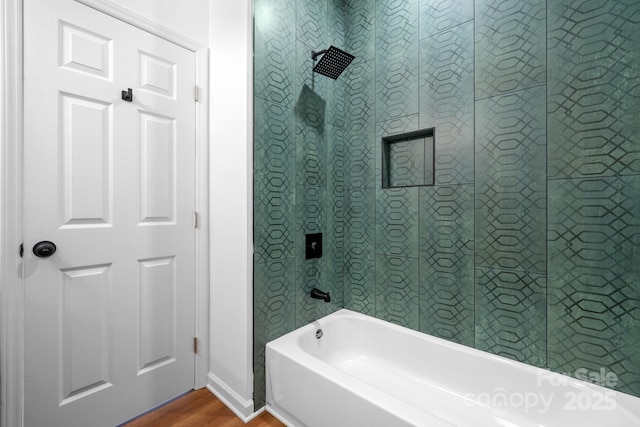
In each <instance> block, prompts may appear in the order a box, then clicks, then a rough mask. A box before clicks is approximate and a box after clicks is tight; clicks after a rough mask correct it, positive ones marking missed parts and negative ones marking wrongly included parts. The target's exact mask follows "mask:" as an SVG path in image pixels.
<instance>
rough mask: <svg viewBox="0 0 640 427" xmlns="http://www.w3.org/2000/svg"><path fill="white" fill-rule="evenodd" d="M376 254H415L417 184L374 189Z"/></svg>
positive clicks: (403, 255)
mask: <svg viewBox="0 0 640 427" xmlns="http://www.w3.org/2000/svg"><path fill="white" fill-rule="evenodd" d="M375 222H376V254H379V255H393V256H397V257H413V258H417V257H418V188H417V187H412V188H384V189H378V190H377V191H376V219H375Z"/></svg>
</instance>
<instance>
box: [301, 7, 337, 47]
mask: <svg viewBox="0 0 640 427" xmlns="http://www.w3.org/2000/svg"><path fill="white" fill-rule="evenodd" d="M296 10H297V15H298V16H297V27H296V37H297V38H298V40H300V41H301V42H302V43H304V44H306V45H307V46H310V47H311V48H312V49H314V50H316V51H320V50H322V49H326V48H327V47H329V46H325V44H326V35H327V2H325V1H317V0H296Z"/></svg>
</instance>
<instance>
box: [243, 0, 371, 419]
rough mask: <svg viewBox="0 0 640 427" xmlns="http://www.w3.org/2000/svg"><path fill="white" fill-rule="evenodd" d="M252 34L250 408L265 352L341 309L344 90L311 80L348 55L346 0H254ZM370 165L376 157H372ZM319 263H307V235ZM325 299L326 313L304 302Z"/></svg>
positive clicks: (341, 84)
mask: <svg viewBox="0 0 640 427" xmlns="http://www.w3.org/2000/svg"><path fill="white" fill-rule="evenodd" d="M254 10H255V25H254V32H255V37H254V39H255V40H254V283H253V284H254V395H255V400H254V404H255V407H256V408H260V407H261V406H263V405H264V403H265V400H264V399H265V371H264V350H265V344H266V343H267V342H268V341H271V340H273V339H275V338H277V337H279V336H281V335H283V334H285V333H287V332H289V331H291V330H293V329H295V328H297V327H298V326H301V325H304V324H306V323H308V322H310V321H312V320H315V319H317V318H319V317H322V316H324V315H326V314H329V313H331V312H332V311H335V310H337V309H338V308H341V307H343V306H344V295H343V282H344V275H345V244H344V233H345V217H346V216H345V210H344V204H345V191H344V182H345V170H346V166H345V140H346V139H347V135H346V132H347V128H346V115H347V112H346V109H347V103H346V102H345V101H346V95H345V91H346V84H345V81H344V79H343V80H337V81H333V80H331V79H328V78H326V77H324V76H321V75H319V74H316V73H313V72H312V68H313V65H314V61H313V59H312V58H311V52H312V51H320V50H322V49H326V48H328V47H329V45H335V46H337V47H341V48H344V46H345V43H346V40H345V34H346V33H345V27H346V19H347V14H346V13H345V10H346V6H345V4H344V2H343V1H342V0H327V1H316V0H290V1H289V0H287V1H281V0H256V1H255V7H254ZM372 160H373V156H372ZM318 232H321V233H323V256H322V258H317V259H312V260H305V259H304V255H305V240H304V236H305V234H307V233H318ZM313 287H318V288H320V289H322V290H324V291H328V292H329V293H330V294H331V303H329V304H327V303H324V302H322V301H319V300H314V299H311V298H310V297H309V292H310V291H311V289H312V288H313Z"/></svg>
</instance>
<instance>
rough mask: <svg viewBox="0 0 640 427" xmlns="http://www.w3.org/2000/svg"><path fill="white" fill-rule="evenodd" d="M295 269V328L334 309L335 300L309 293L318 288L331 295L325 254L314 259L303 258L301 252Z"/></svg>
mask: <svg viewBox="0 0 640 427" xmlns="http://www.w3.org/2000/svg"><path fill="white" fill-rule="evenodd" d="M323 237H324V235H323ZM323 240H324V239H323ZM323 243H324V242H323ZM323 252H324V250H323ZM296 270H297V271H296V304H295V306H296V328H299V327H300V326H303V325H306V324H307V323H310V322H313V321H314V320H317V319H319V318H320V317H322V316H325V315H327V314H329V313H331V312H333V311H335V308H334V306H335V302H333V301H332V302H331V303H326V302H324V301H323V300H318V299H314V298H311V295H310V293H311V289H313V288H318V289H320V290H322V291H324V292H329V295H331V297H333V295H332V293H331V289H328V288H327V257H326V256H325V254H323V256H322V258H314V259H304V254H301V256H298V257H296Z"/></svg>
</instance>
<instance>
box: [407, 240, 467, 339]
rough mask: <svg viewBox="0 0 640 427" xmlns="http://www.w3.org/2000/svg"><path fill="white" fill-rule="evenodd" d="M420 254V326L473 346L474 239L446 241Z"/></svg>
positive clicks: (423, 330) (443, 336)
mask: <svg viewBox="0 0 640 427" xmlns="http://www.w3.org/2000/svg"><path fill="white" fill-rule="evenodd" d="M438 246H439V250H438V251H437V252H435V253H433V254H430V255H429V256H427V257H422V258H420V287H419V303H420V308H419V311H420V323H419V328H418V330H419V331H421V332H424V333H427V334H430V335H434V336H436V337H440V338H444V339H447V340H450V341H453V342H457V343H459V344H464V345H468V346H471V347H473V346H474V344H475V335H474V320H475V319H474V273H473V242H472V241H467V242H463V241H460V240H458V241H444V242H441V243H440V244H439V245H438Z"/></svg>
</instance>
